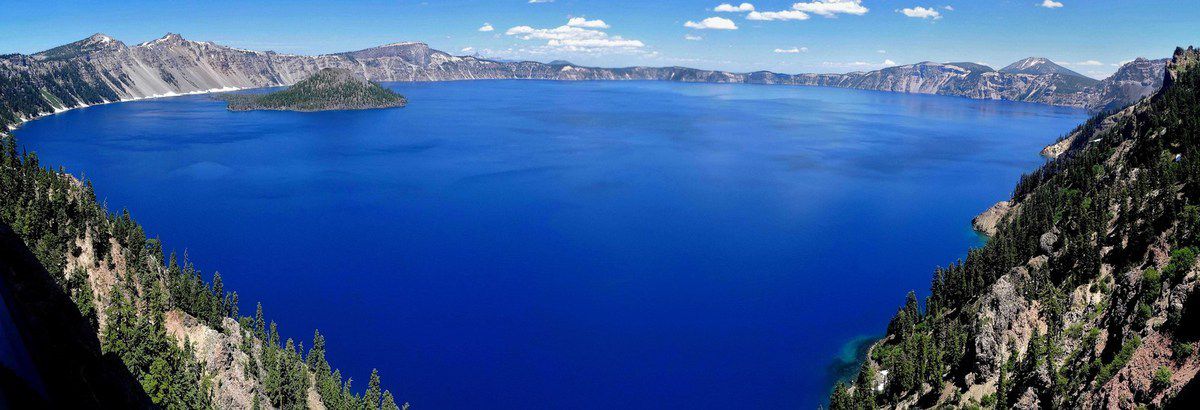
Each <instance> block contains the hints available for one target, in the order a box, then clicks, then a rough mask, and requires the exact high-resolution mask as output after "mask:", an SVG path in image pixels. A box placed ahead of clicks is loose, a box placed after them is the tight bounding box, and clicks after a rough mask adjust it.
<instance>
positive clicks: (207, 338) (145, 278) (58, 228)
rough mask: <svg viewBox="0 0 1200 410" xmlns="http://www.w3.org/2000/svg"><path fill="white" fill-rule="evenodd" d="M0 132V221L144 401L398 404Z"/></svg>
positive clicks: (375, 380) (317, 341) (168, 404)
mask: <svg viewBox="0 0 1200 410" xmlns="http://www.w3.org/2000/svg"><path fill="white" fill-rule="evenodd" d="M0 141H2V142H3V145H2V146H0V222H3V224H5V225H8V226H11V228H12V230H13V231H15V233H16V234H17V235H18V236H19V237H20V238H21V239H22V241H23V242H24V243H25V244H26V245H27V247H28V248H29V249H30V250H31V251H32V252H33V254H34V255H35V256H36V258H37V259H38V261H40V262H41V265H42V266H44V267H45V271H46V272H49V274H50V275H51V276H52V277H53V278H52V279H53V280H54V281H55V282H57V283H58V285H59V286H60V287H61V289H62V291H63V292H64V293H65V294H67V295H69V297H70V298H71V300H73V301H74V303H75V306H76V308H77V309H78V310H79V313H80V314H81V315H82V316H83V317H84V318H86V321H87V322H88V323H89V326H91V327H92V330H93V332H94V333H92V334H93V335H94V336H95V337H98V338H99V342H100V343H99V344H100V346H101V348H102V350H103V354H104V355H105V356H113V357H116V358H119V359H120V361H121V362H123V363H124V365H125V366H126V367H127V368H128V370H129V372H130V373H131V374H132V376H133V377H134V378H135V379H136V380H137V381H138V383H140V385H141V388H142V389H143V390H144V391H145V393H146V395H148V397H149V398H150V399H151V400H152V401H153V404H154V405H156V406H161V407H165V408H175V409H182V408H212V407H217V408H283V409H299V408H330V409H381V408H382V409H385V410H386V409H397V408H398V406H397V405H396V403H395V400H394V397H393V395H392V394H391V393H390V392H388V391H386V390H383V389H382V386H381V384H380V379H379V375H378V374H377V373H372V374H371V377H370V379H369V380H368V382H367V383H366V386H365V387H366V388H365V390H363V393H361V394H359V393H356V392H355V391H354V390H353V389H352V388H351V387H352V386H351V380H350V379H349V378H343V376H342V374H341V373H340V372H339V371H338V370H335V369H333V368H332V366H331V365H330V363H329V362H328V361H327V359H326V357H325V339H324V337H323V336H322V335H321V334H320V333H314V336H313V340H312V342H311V345H309V348H308V349H306V348H305V345H304V342H298V341H295V340H292V339H287V340H281V338H280V336H279V333H278V330H277V328H276V324H275V323H274V322H268V321H267V320H266V319H265V317H264V316H263V310H262V305H261V304H260V305H258V306H257V308H256V309H255V311H254V312H253V315H247V314H245V312H243V311H242V310H240V306H241V303H240V302H239V297H238V294H237V292H233V291H229V290H228V289H225V288H224V286H223V285H222V282H221V276H220V274H219V273H215V272H214V273H213V274H212V275H211V276H208V277H210V278H211V280H209V281H206V280H205V279H204V278H205V275H203V274H202V273H201V271H200V270H198V269H197V268H196V267H195V265H194V264H193V263H192V261H190V260H189V259H188V257H187V255H186V253H185V254H184V255H183V256H182V257H180V256H178V255H176V254H175V253H174V252H172V253H169V254H168V253H164V251H163V250H162V247H161V243H160V242H159V241H158V240H157V239H151V238H147V237H146V234H145V232H144V231H143V230H142V227H141V226H139V225H138V224H137V222H135V221H134V219H133V218H132V217H131V216H130V215H129V213H128V212H120V213H117V214H112V213H109V211H108V210H107V209H105V208H104V206H103V205H101V204H100V203H98V202H97V201H96V197H95V194H94V191H93V190H92V186H91V184H90V183H88V182H81V181H79V180H77V179H75V178H73V177H71V176H69V175H66V174H64V173H62V172H61V171H54V170H51V169H48V168H45V167H43V166H42V165H41V164H40V163H39V162H38V158H37V156H36V155H35V154H33V153H20V152H18V150H17V144H16V141H15V138H14V137H12V136H10V135H7V134H4V133H0ZM10 285H12V286H23V284H10ZM51 402H53V400H51ZM405 407H407V405H405Z"/></svg>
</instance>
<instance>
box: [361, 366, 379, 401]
mask: <svg viewBox="0 0 1200 410" xmlns="http://www.w3.org/2000/svg"><path fill="white" fill-rule="evenodd" d="M379 396H380V392H379V370H378V369H371V379H370V380H368V381H367V391H366V393H364V394H363V408H365V409H368V410H378V409H379V400H380V397H379Z"/></svg>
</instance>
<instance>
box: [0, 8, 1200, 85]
mask: <svg viewBox="0 0 1200 410" xmlns="http://www.w3.org/2000/svg"><path fill="white" fill-rule="evenodd" d="M797 1H799V2H797ZM5 3H7V4H5V5H4V6H3V8H4V10H5V15H6V17H5V22H4V24H0V53H10V52H19V53H32V52H36V51H40V50H44V49H47V48H50V47H53V46H56V45H61V44H64V43H68V42H71V41H74V40H78V39H80V38H83V37H86V36H88V35H90V34H92V33H95V32H103V33H105V34H108V35H111V36H113V37H115V38H117V39H120V40H122V41H124V42H126V43H129V44H135V43H140V42H143V41H148V40H152V39H154V38H157V37H160V36H162V35H163V34H164V33H166V32H176V33H180V34H183V35H184V37H187V38H189V39H193V40H205V41H214V42H217V43H221V44H226V45H230V46H235V47H241V48H248V49H256V50H275V51H279V52H286V53H296V54H319V53H330V52H339V51H348V50H355V49H361V48H367V47H371V46H375V45H380V44H386V43H391V42H397V41H422V42H426V43H429V44H430V45H431V46H433V47H434V48H437V49H440V50H443V51H447V52H450V53H452V54H475V53H478V54H481V55H484V56H488V57H494V58H505V59H530V60H539V61H550V60H554V59H566V60H569V61H572V62H574V63H576V64H586V65H598V66H627V65H654V66H667V65H682V66H690V67H698V68H710V69H723V70H734V71H750V70H759V69H767V70H773V71H779V72H787V73H799V72H847V71H856V70H869V69H875V68H879V67H882V66H884V65H885V64H909V63H915V62H920V61H927V60H928V61H968V62H981V63H987V64H989V65H991V66H993V67H996V68H999V67H1002V66H1004V65H1007V64H1009V63H1011V62H1013V61H1016V60H1018V59H1020V58H1024V57H1028V56H1042V57H1048V58H1050V59H1052V60H1054V61H1056V62H1059V63H1064V65H1067V67H1069V68H1072V69H1074V70H1076V71H1079V72H1081V73H1084V74H1087V75H1091V76H1095V77H1103V76H1106V75H1108V74H1110V73H1112V72H1113V71H1115V69H1116V64H1119V63H1121V62H1123V61H1127V60H1131V59H1133V58H1135V57H1150V58H1158V57H1166V56H1168V55H1169V54H1170V52H1171V51H1172V50H1173V49H1174V47H1175V46H1177V45H1187V44H1200V24H1196V22H1197V21H1200V7H1198V6H1197V5H1196V4H1195V2H1194V0H1187V1H1184V0H1124V1H1117V0H1101V1H1096V0H1086V1H1085V0H986V1H985V0H970V1H966V0H790V1H775V0H764V1H753V0H751V1H748V2H747V3H749V4H750V5H752V6H753V9H754V11H753V12H752V11H749V9H750V7H749V6H742V3H743V2H741V1H736V2H730V3H731V4H730V7H728V8H729V9H734V10H738V11H718V10H717V9H718V6H719V5H721V4H722V3H725V2H723V1H684V0H657V1H652V0H637V1H600V0H593V1H586V0H552V1H551V0H535V1H534V2H531V1H530V0H492V1H465V0H445V1H442V0H425V1H408V0H390V1H336V2H321V1H298V0H291V1H203V2H201V1H172V2H167V1H125V2H92V1H64V0H55V1H28V2H27V1H14V0H10V1H6V2H5ZM100 3H106V4H100ZM1047 6H1049V7H1047ZM578 17H582V18H583V19H581V20H579V19H577V20H575V23H574V24H573V25H568V22H569V21H570V19H571V18H578ZM689 22H690V23H693V24H688V23H689ZM485 23H488V24H489V25H490V27H492V28H493V30H492V31H480V29H481V28H482V27H484V25H485ZM733 27H736V29H733Z"/></svg>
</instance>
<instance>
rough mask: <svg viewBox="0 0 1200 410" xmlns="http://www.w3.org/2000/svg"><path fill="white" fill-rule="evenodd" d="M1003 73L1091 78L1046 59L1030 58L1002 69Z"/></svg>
mask: <svg viewBox="0 0 1200 410" xmlns="http://www.w3.org/2000/svg"><path fill="white" fill-rule="evenodd" d="M1000 72H1002V73H1009V74H1032V75H1043V74H1062V75H1069V76H1074V77H1083V78H1089V79H1090V78H1091V77H1088V76H1085V75H1083V74H1079V73H1077V72H1074V71H1071V70H1070V69H1068V68H1066V67H1063V66H1061V65H1058V64H1055V63H1054V62H1053V61H1050V59H1048V58H1045V57H1028V58H1023V59H1021V60H1019V61H1017V62H1015V63H1012V64H1009V65H1008V67H1004V68H1001V69H1000Z"/></svg>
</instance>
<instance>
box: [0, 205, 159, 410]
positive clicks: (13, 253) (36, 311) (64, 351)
mask: <svg viewBox="0 0 1200 410" xmlns="http://www.w3.org/2000/svg"><path fill="white" fill-rule="evenodd" d="M0 339H5V340H0V346H5V345H8V346H13V345H15V346H17V347H16V348H15V349H5V348H0V353H4V354H3V355H0V408H13V409H18V408H148V407H150V405H151V402H150V398H149V397H147V396H146V394H145V393H144V392H143V391H142V387H141V385H140V384H139V383H138V381H137V380H136V379H134V377H133V376H132V375H130V374H129V371H128V370H126V369H125V366H124V364H122V363H121V361H120V360H119V359H117V358H115V357H113V356H111V355H104V354H103V352H101V350H100V341H99V340H97V339H96V333H95V331H94V330H93V329H92V328H91V326H90V324H89V323H88V321H87V319H86V318H85V317H84V316H83V315H82V314H81V313H80V311H79V310H78V309H77V307H76V305H75V303H74V302H73V301H72V300H71V297H70V295H67V294H65V293H64V292H63V291H62V289H61V288H60V287H59V285H58V284H56V283H54V280H53V279H52V276H51V275H50V274H49V273H48V272H46V269H45V268H44V267H43V266H42V264H41V263H40V262H39V261H38V260H37V258H36V257H34V255H33V253H32V252H31V251H30V250H29V248H28V247H27V246H26V245H25V243H24V242H22V240H21V238H20V237H19V236H17V234H16V233H15V232H13V230H12V229H11V228H10V227H9V226H8V225H6V224H4V223H3V222H0ZM21 362H24V363H21Z"/></svg>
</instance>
